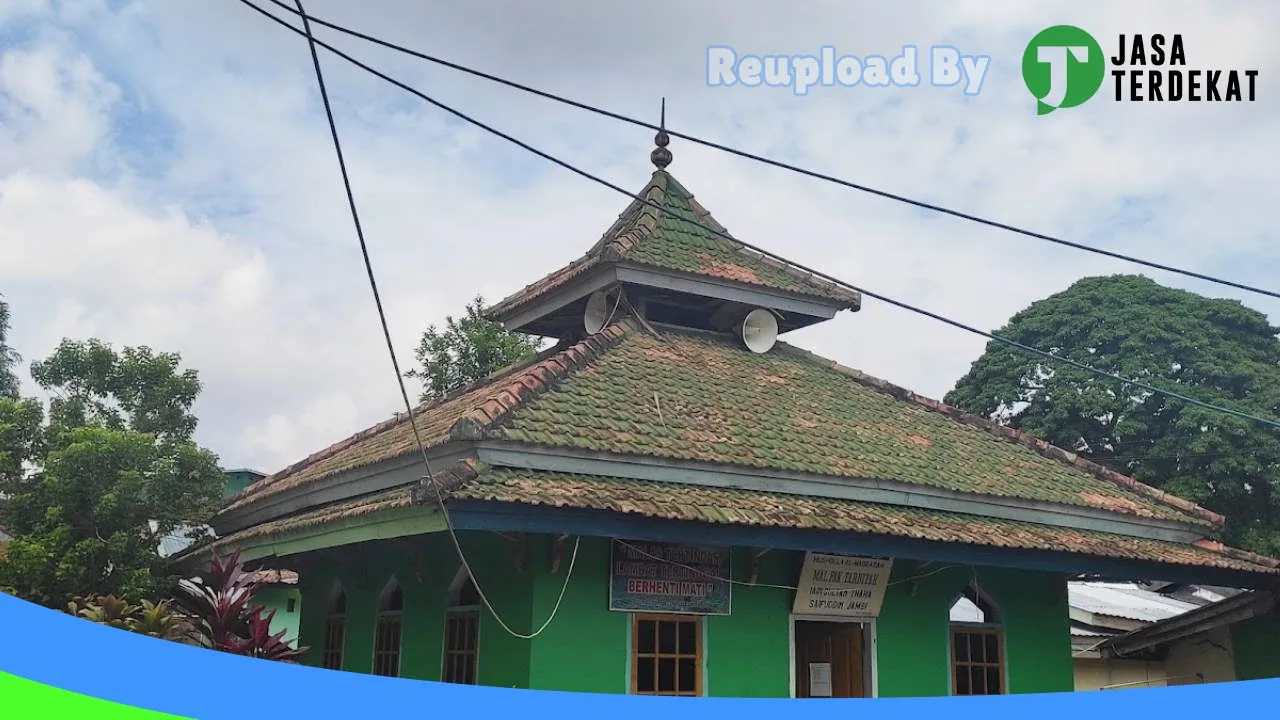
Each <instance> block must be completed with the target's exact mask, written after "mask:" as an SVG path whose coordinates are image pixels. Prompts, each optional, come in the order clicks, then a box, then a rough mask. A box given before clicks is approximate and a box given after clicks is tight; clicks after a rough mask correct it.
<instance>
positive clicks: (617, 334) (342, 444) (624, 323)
mask: <svg viewBox="0 0 1280 720" xmlns="http://www.w3.org/2000/svg"><path fill="white" fill-rule="evenodd" d="M631 329H632V326H631V318H630V317H624V318H621V319H619V320H618V321H617V322H615V323H614V324H612V325H610V326H609V327H607V328H605V329H604V330H601V331H600V332H599V333H597V335H596V336H591V337H588V338H586V339H585V340H582V341H580V342H578V343H576V344H573V345H569V346H567V347H563V346H562V345H561V344H557V345H554V346H552V347H551V348H548V349H547V350H544V351H543V352H541V353H539V354H538V356H537V357H534V358H532V359H530V360H527V361H525V362H523V363H516V364H513V365H510V366H508V367H506V368H504V369H503V370H499V371H497V372H495V373H492V374H490V375H489V376H488V377H486V378H484V379H483V380H479V381H476V382H474V383H471V384H470V385H467V386H464V387H462V388H459V389H457V390H454V391H453V392H451V393H449V394H447V395H444V396H441V397H439V398H434V399H432V400H430V401H428V402H425V403H420V404H419V405H417V406H416V407H415V408H414V411H413V414H414V417H415V418H416V417H420V416H422V415H423V414H426V413H429V412H431V411H432V410H435V409H436V408H438V407H440V406H442V405H444V404H445V403H448V402H450V401H453V400H456V399H458V398H460V397H462V396H463V395H466V394H467V393H470V392H475V391H476V390H479V389H481V388H483V387H484V386H485V385H495V386H497V385H498V384H499V383H500V382H501V381H503V380H505V379H510V378H512V377H513V376H517V375H521V373H529V372H536V370H537V369H538V367H539V366H542V365H546V366H547V367H553V366H556V365H557V363H558V367H556V369H551V370H548V371H547V372H545V373H543V374H542V377H541V378H540V379H541V380H542V381H543V382H544V383H546V382H550V381H552V380H556V379H559V378H560V377H563V376H564V375H565V374H567V372H568V370H569V369H576V368H577V367H580V366H581V364H582V363H583V362H584V360H583V359H582V358H584V357H587V356H588V351H587V350H583V349H582V348H584V347H585V348H589V351H590V353H591V354H592V356H593V355H594V354H595V353H598V352H599V351H600V350H601V349H607V347H611V346H612V342H613V341H616V340H617V339H618V338H621V337H622V336H623V335H625V334H626V333H627V332H628V331H630V330H631ZM598 336H605V337H607V338H608V339H609V340H610V341H611V342H610V344H609V345H608V346H607V347H606V346H601V345H600V343H599V340H596V338H597V337H598ZM593 343H594V344H593ZM562 355H567V356H568V357H569V358H571V359H573V362H572V363H568V364H566V363H562V362H558V361H559V358H560V356H562ZM523 387H524V389H520V388H521V383H520V382H518V381H517V382H515V383H508V384H507V385H505V386H503V387H502V388H501V389H500V390H498V389H497V388H496V387H495V394H496V395H502V394H503V393H506V395H507V396H508V397H509V398H512V399H511V400H509V399H508V398H507V397H503V398H501V399H500V400H498V399H495V398H493V397H490V398H489V399H488V400H486V401H485V402H484V403H482V409H483V408H487V407H489V406H490V405H491V404H494V403H496V406H497V407H498V408H505V409H504V410H502V411H501V413H500V414H502V415H505V414H506V413H507V412H510V411H511V410H514V409H516V408H517V407H518V406H519V405H520V404H521V403H522V402H524V401H525V400H526V399H528V398H530V397H532V396H533V393H532V392H531V391H530V390H531V388H530V387H529V386H523ZM543 387H545V385H544V386H543ZM476 413H477V411H475V410H473V411H472V412H470V413H467V414H466V415H464V416H463V417H462V418H460V419H459V420H458V421H457V422H455V423H454V424H453V427H452V428H451V429H450V432H449V436H450V437H451V438H454V439H465V437H466V431H465V429H463V428H462V427H460V426H462V424H463V423H464V421H466V420H468V419H479V418H483V417H487V415H486V414H480V415H477V414H476ZM496 416H497V413H495V417H496ZM405 422H408V415H407V414H406V413H401V412H397V413H395V414H394V415H393V416H392V417H390V418H388V419H386V420H383V421H382V422H379V423H377V424H376V425H373V426H371V427H367V428H365V429H363V430H361V431H359V432H356V433H353V434H352V435H349V436H348V437H346V438H344V439H343V440H339V441H338V442H336V443H334V444H332V445H330V446H328V447H326V448H324V449H323V450H318V451H316V452H314V453H312V454H310V455H308V456H307V457H305V458H303V459H302V460H299V461H297V462H295V463H292V464H290V465H288V466H287V467H285V468H283V469H281V470H279V471H277V472H274V473H272V474H270V475H268V476H266V477H264V478H261V479H259V480H258V481H257V482H254V483H252V484H250V485H249V486H248V487H246V488H244V489H243V490H241V491H240V492H238V493H236V494H235V495H233V496H231V497H230V498H227V500H226V501H224V503H223V508H224V509H225V508H228V507H230V506H232V505H235V504H237V503H239V502H240V501H242V500H245V499H248V498H250V497H253V496H255V495H258V494H259V493H261V492H263V491H264V490H266V489H267V488H269V487H270V486H271V485H272V484H274V483H275V482H276V481H278V480H280V479H283V478H287V477H288V476H290V475H292V474H294V473H297V472H299V471H301V470H303V469H304V468H306V467H308V466H310V465H313V464H315V463H317V462H320V461H322V460H325V459H327V458H330V457H333V456H334V455H337V454H338V453H340V452H342V451H344V450H346V449H347V448H350V447H351V446H353V445H355V444H356V443H359V442H361V441H363V440H367V439H368V438H371V437H374V436H377V435H379V434H381V433H383V432H386V431H387V430H390V429H391V428H393V427H396V426H398V425H401V424H403V423H405Z"/></svg>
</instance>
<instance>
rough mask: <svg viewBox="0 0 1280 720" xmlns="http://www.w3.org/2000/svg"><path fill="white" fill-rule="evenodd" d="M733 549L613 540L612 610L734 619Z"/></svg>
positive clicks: (611, 559) (610, 590)
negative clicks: (731, 556) (732, 599)
mask: <svg viewBox="0 0 1280 720" xmlns="http://www.w3.org/2000/svg"><path fill="white" fill-rule="evenodd" d="M729 571H730V553H729V548H716V547H690V546H686V545H668V544H666V543H646V542H633V541H630V540H627V541H621V540H614V541H613V553H612V557H611V558H610V568H609V609H610V610H623V611H627V612H657V613H685V614H691V615H728V614H729V608H730V601H731V592H732V589H731V585H730V583H729V581H728V580H727V578H729V577H730V576H729Z"/></svg>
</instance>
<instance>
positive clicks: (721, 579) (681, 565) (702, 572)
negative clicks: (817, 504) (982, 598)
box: [617, 540, 960, 590]
mask: <svg viewBox="0 0 1280 720" xmlns="http://www.w3.org/2000/svg"><path fill="white" fill-rule="evenodd" d="M617 542H618V544H619V545H622V546H624V547H627V548H630V549H631V550H632V551H633V552H635V553H637V554H640V555H644V556H645V557H647V558H649V559H651V560H657V561H658V562H660V563H663V564H666V565H672V566H674V567H678V568H681V569H683V570H688V571H689V572H692V573H695V574H697V575H701V576H702V577H705V578H707V579H708V580H715V581H717V582H723V583H729V584H730V585H738V586H741V587H762V588H773V589H775V590H799V589H800V588H798V587H796V586H794V585H771V584H769V583H759V582H744V581H742V580H734V579H733V578H727V577H720V576H719V575H716V574H714V573H709V572H707V571H705V570H699V569H698V568H696V567H693V566H692V565H685V564H684V563H678V562H676V561H674V560H668V559H666V558H664V557H659V556H657V555H654V554H653V553H651V552H647V551H645V550H643V549H641V548H638V547H636V546H635V545H633V544H631V543H629V542H627V541H626V540H618V541H617ZM956 567H960V566H959V565H943V566H942V567H939V568H934V569H932V570H930V571H928V572H924V573H920V574H919V575H912V576H909V577H904V578H898V579H897V580H894V581H892V582H888V583H885V587H892V586H894V585H900V584H902V583H905V582H912V581H914V580H923V579H924V578H927V577H930V576H932V575H937V574H938V573H940V572H944V571H946V570H950V569H952V568H956Z"/></svg>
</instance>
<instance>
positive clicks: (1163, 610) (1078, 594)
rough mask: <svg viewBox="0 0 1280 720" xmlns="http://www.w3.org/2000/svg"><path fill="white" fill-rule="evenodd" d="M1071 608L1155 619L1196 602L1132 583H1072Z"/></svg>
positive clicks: (1178, 612)
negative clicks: (1184, 600)
mask: <svg viewBox="0 0 1280 720" xmlns="http://www.w3.org/2000/svg"><path fill="white" fill-rule="evenodd" d="M1068 597H1069V599H1070V602H1071V607H1073V608H1076V609H1079V610H1083V611H1085V612H1089V613H1093V614H1095V615H1106V616H1109V617H1116V618H1124V619H1126V620H1137V621H1140V622H1156V621H1158V620H1165V619H1167V618H1171V617H1176V616H1178V615H1181V614H1183V613H1185V612H1189V611H1191V610H1194V609H1196V607H1197V606H1196V605H1194V604H1192V603H1188V602H1183V601H1181V600H1175V599H1173V598H1170V597H1167V596H1165V595H1161V594H1160V593H1156V592H1151V591H1150V590H1144V589H1142V588H1141V587H1139V586H1138V585H1137V584H1135V583H1104V582H1073V583H1070V584H1069V585H1068Z"/></svg>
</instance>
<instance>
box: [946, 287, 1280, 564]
mask: <svg viewBox="0 0 1280 720" xmlns="http://www.w3.org/2000/svg"><path fill="white" fill-rule="evenodd" d="M1277 332H1280V328H1276V327H1273V326H1271V324H1270V323H1269V322H1268V321H1267V318H1266V316H1264V315H1263V314H1261V313H1259V312H1256V311H1254V310H1251V309H1249V308H1246V307H1244V306H1243V305H1242V304H1240V303H1239V302H1237V301H1233V300H1220V299H1211V298H1206V297H1203V296H1200V295H1196V294H1194V293H1191V292H1186V291H1183V290H1176V289H1172V288H1167V287H1164V286H1161V285H1159V284H1157V283H1155V282H1154V281H1152V280H1150V279H1148V278H1145V277H1141V276H1132V275H1116V276H1109V277H1092V278H1086V279H1083V280H1080V281H1079V282H1077V283H1075V284H1074V285H1072V286H1071V287H1070V288H1068V289H1067V290H1065V291H1063V292H1061V293H1058V294H1056V295H1052V296H1050V297H1047V298H1045V299H1043V300H1039V301H1037V302H1035V303H1032V304H1031V306H1030V307H1028V308H1026V309H1025V310H1023V311H1022V312H1019V313H1018V314H1016V315H1014V316H1013V318H1011V319H1010V321H1009V323H1008V324H1007V325H1006V326H1005V327H1004V328H1002V329H1001V330H1000V331H999V332H998V333H997V334H999V335H1002V336H1003V337H1006V338H1009V339H1011V340H1016V341H1018V342H1020V343H1023V344H1026V345H1031V346H1033V347H1037V348H1040V349H1042V350H1047V351H1050V352H1053V353H1055V354H1057V355H1059V356H1062V357H1065V358H1070V359H1072V360H1075V361H1077V362H1079V363H1084V364H1087V365H1090V366H1092V367H1094V368H1097V369H1100V370H1105V371H1108V372H1111V373H1114V374H1117V375H1120V376H1123V377H1128V378H1132V379H1134V380H1139V381H1142V382H1145V383H1147V384H1149V385H1152V386H1155V387H1159V388H1166V389H1169V390H1173V391H1176V392H1179V393H1181V394H1183V395H1187V396H1189V397H1193V398H1196V399H1197V400H1201V401H1204V402H1209V403H1212V404H1215V405H1220V406H1225V407H1228V408H1232V409H1236V410H1240V411H1244V412H1249V413H1251V414H1254V415H1260V416H1262V417H1264V418H1272V419H1275V418H1280V340H1278V339H1277ZM946 401H947V402H948V403H950V404H952V405H955V406H957V407H960V408H962V409H965V410H967V411H969V412H973V413H976V414H980V415H984V416H989V417H992V418H993V419H996V420H998V421H999V422H1002V423H1004V424H1006V425H1010V426H1013V427H1016V428H1019V429H1021V430H1023V431H1026V432H1028V433H1030V434H1032V435H1035V436H1038V437H1041V438H1044V439H1045V440H1048V441H1049V442H1051V443H1053V444H1055V445H1058V446H1060V447H1063V448H1067V449H1070V450H1073V451H1075V452H1077V453H1079V454H1081V455H1082V456H1084V457H1087V458H1089V459H1091V460H1094V461H1096V462H1098V463H1101V464H1103V465H1106V466H1109V467H1111V468H1113V469H1115V470H1117V471H1119V472H1122V473H1126V474H1128V475H1131V476H1133V477H1136V478H1137V479H1139V480H1142V481H1143V482H1146V483H1149V484H1152V485H1155V486H1156V487H1160V488H1162V489H1164V490H1165V491H1167V492H1170V493H1173V494H1175V495H1178V496H1181V497H1184V498H1186V499H1188V500H1191V501H1193V502H1196V503H1199V504H1201V505H1203V506H1205V507H1207V508H1209V509H1211V510H1214V511H1216V512H1219V513H1222V514H1223V515H1225V516H1226V518H1227V531H1226V539H1227V540H1228V541H1229V542H1233V543H1235V544H1237V545H1239V546H1242V547H1245V548H1248V549H1252V550H1255V551H1258V552H1263V553H1272V554H1274V553H1277V552H1280V485H1278V483H1280V431H1278V430H1275V429H1268V428H1265V427H1262V426H1260V425H1258V424H1257V423H1254V422H1251V421H1249V420H1244V419H1240V418H1237V417H1233V416H1230V415H1227V414H1224V413H1221V412H1218V411H1214V410H1209V409H1205V408H1201V407H1197V406H1194V405H1191V404H1189V403H1186V402H1184V401H1180V400H1177V399H1172V398H1169V397H1168V396H1164V395H1159V394H1155V393H1151V392H1147V391H1144V390H1141V389H1140V388H1136V387H1133V386H1127V387H1126V386H1122V384H1121V383H1119V382H1117V381H1114V380H1110V379H1107V378H1102V377H1099V376H1097V375H1095V374H1092V373H1089V372H1088V371H1085V370H1081V369H1078V368H1073V367H1070V366H1066V365H1063V364H1060V363H1050V362H1047V361H1045V360H1043V359H1042V358H1036V357H1033V356H1029V355H1027V354H1025V353H1023V352H1021V351H1019V350H1017V349H1016V348H1012V347H1009V346H1007V345H1004V344H1002V343H998V342H994V341H993V342H991V343H990V344H988V346H987V349H986V352H985V353H984V354H983V355H982V356H981V357H980V358H978V360H977V361H976V362H974V364H973V366H972V367H971V368H970V370H969V372H968V373H967V374H966V375H964V377H962V378H961V379H960V380H959V381H958V382H957V384H956V387H955V389H953V390H952V391H951V392H950V393H948V395H947V396H946Z"/></svg>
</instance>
